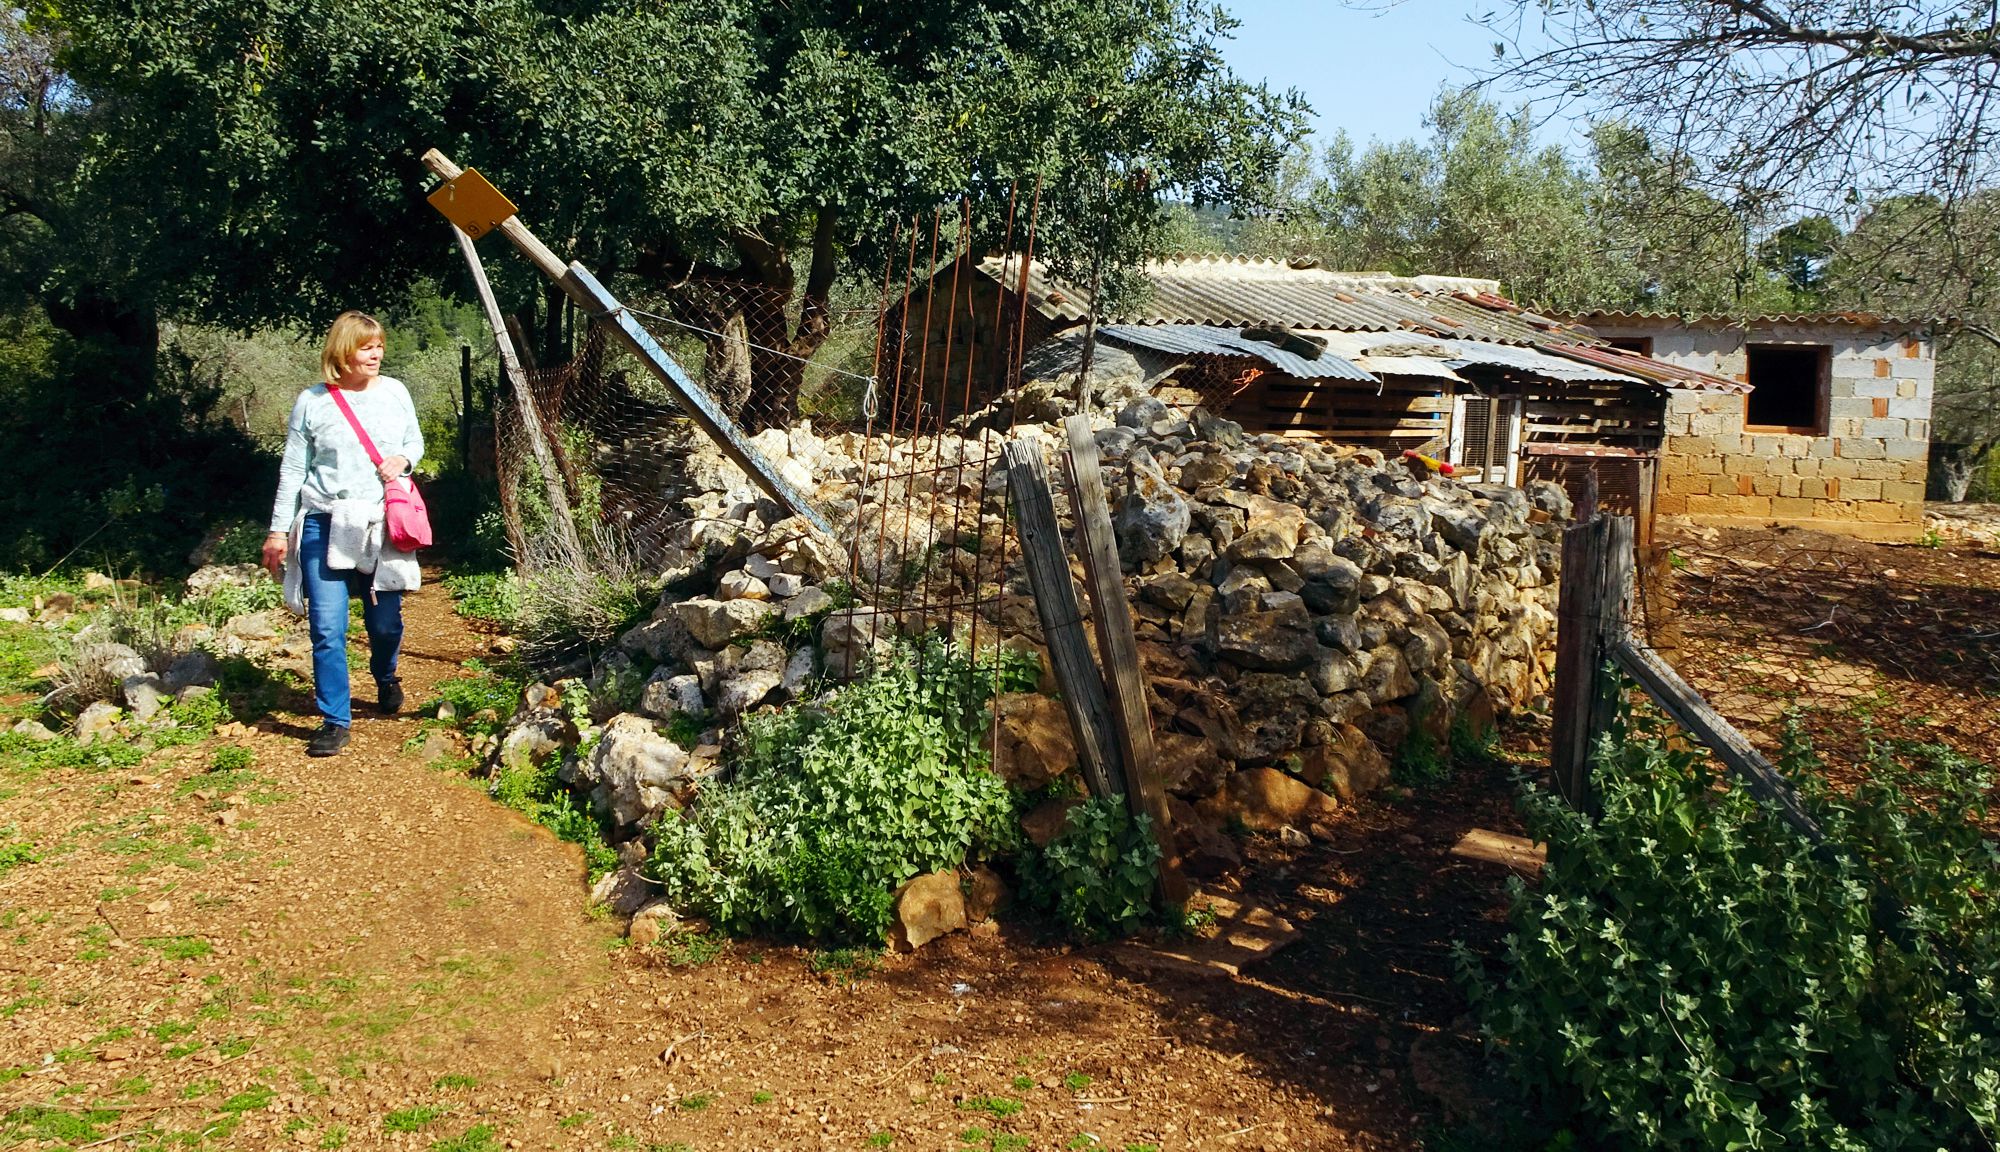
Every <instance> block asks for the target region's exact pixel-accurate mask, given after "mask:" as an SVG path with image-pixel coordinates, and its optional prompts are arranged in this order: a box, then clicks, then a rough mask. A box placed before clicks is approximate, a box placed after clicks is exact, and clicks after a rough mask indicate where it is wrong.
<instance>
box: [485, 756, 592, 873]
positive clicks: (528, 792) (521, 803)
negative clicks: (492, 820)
mask: <svg viewBox="0 0 2000 1152" xmlns="http://www.w3.org/2000/svg"><path fill="white" fill-rule="evenodd" d="M561 763H562V758H561V757H560V756H548V757H545V758H543V759H542V760H540V761H536V762H532V763H529V764H526V765H523V766H518V767H512V768H510V767H508V766H506V765H504V764H503V765H501V766H499V767H498V768H496V769H495V770H494V773H493V782H492V784H491V785H490V787H491V790H492V795H493V798H494V799H495V800H498V801H499V802H500V803H502V804H504V805H506V806H507V807H509V808H512V809H513V810H514V811H516V812H519V813H520V814H521V815H523V816H526V817H527V818H528V819H530V820H533V821H534V822H535V823H537V824H540V825H541V826H542V827H544V828H547V829H548V830H549V831H551V832H553V833H555V834H556V838H557V839H559V840H567V841H569V842H570V843H572V844H575V845H577V846H579V847H581V848H582V849H583V858H584V863H585V864H586V865H587V866H588V867H589V869H590V878H591V879H592V880H593V881H595V880H596V879H597V878H598V877H599V876H602V875H604V874H605V873H606V872H609V871H611V870H612V869H614V868H616V867H618V853H617V851H616V850H615V849H613V848H612V847H611V844H610V842H609V841H607V840H605V838H604V826H603V825H602V824H601V823H599V821H598V819H597V817H595V816H593V815H592V814H591V812H590V809H589V807H588V805H587V802H586V801H584V800H582V799H580V798H578V797H577V796H576V795H575V794H574V793H572V792H570V790H569V789H568V788H567V787H565V786H564V785H563V783H562V781H561V780H560V779H558V778H557V776H556V772H557V770H558V769H559V768H560V767H561Z"/></svg>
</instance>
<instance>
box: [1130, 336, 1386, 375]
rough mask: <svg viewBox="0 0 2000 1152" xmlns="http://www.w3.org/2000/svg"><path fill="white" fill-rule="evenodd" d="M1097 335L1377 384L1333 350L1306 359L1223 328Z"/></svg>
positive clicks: (1187, 353)
mask: <svg viewBox="0 0 2000 1152" xmlns="http://www.w3.org/2000/svg"><path fill="white" fill-rule="evenodd" d="M1097 332H1098V335H1100V336H1104V337H1106V338H1108V339H1111V340H1116V341H1119V342H1120V343H1125V344H1137V345H1139V346H1140V347H1142V348H1155V349H1158V350H1159V351H1162V352H1177V353H1182V354H1185V355H1189V356H1198V355H1208V356H1253V357H1255V358H1257V359H1259V360H1262V361H1264V362H1265V363H1267V364H1270V365H1271V366H1272V367H1274V368H1276V369H1277V370H1278V371H1280V372H1284V373H1286V374H1287V375H1291V376H1296V377H1298V378H1299V379H1301V380H1360V381H1364V382H1366V383H1369V384H1375V383H1379V381H1377V380H1376V379H1375V377H1373V376H1371V375H1369V374H1368V373H1367V372H1366V371H1365V370H1363V369H1362V368H1360V367H1359V366H1357V365H1355V364H1354V363H1353V362H1352V361H1349V360H1348V359H1346V358H1345V357H1343V356H1341V355H1339V354H1338V353H1335V352H1322V353H1320V355H1319V356H1318V357H1316V358H1313V359H1307V358H1306V357H1304V356H1300V355H1298V354H1296V353H1293V352H1287V351H1286V350H1285V349H1283V348H1280V347H1278V346H1277V345H1276V344H1269V343H1266V342H1264V341H1262V340H1252V339H1250V338H1248V337H1246V336H1242V335H1239V334H1237V333H1236V332H1233V331H1231V330H1230V329H1227V328H1214V327H1210V326H1208V325H1206V324H1106V325H1104V326H1103V327H1101V328H1099V329H1098V330H1097Z"/></svg>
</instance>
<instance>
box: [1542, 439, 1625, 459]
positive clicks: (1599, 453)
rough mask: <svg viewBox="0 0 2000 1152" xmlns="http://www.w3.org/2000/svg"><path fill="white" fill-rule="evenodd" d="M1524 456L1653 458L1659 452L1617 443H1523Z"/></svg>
mask: <svg viewBox="0 0 2000 1152" xmlns="http://www.w3.org/2000/svg"><path fill="white" fill-rule="evenodd" d="M1521 454H1522V455H1524V456H1593V457H1616V458H1618V459H1625V460H1651V459H1653V458H1654V457H1656V456H1658V455H1659V453H1658V452H1654V451H1650V450H1648V449H1644V448H1622V447H1619V446H1617V445H1615V444H1537V443H1533V442H1530V443H1527V444H1523V445H1521Z"/></svg>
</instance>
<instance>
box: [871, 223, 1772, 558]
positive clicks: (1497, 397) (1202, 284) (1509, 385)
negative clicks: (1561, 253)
mask: <svg viewBox="0 0 2000 1152" xmlns="http://www.w3.org/2000/svg"><path fill="white" fill-rule="evenodd" d="M967 265H969V266H967ZM967 265H947V266H946V267H945V268H944V269H943V270H942V271H940V272H939V273H938V274H937V275H935V276H933V277H932V278H931V279H930V281H929V282H928V285H927V286H922V287H919V288H918V289H917V291H915V292H913V293H911V294H910V295H908V296H906V297H905V304H904V306H903V307H902V308H900V309H898V310H897V311H896V314H895V316H894V318H893V323H894V326H895V327H896V328H897V329H898V330H899V331H901V332H902V333H904V334H905V338H904V339H902V340H901V341H899V342H898V345H897V347H898V350H897V352H896V355H895V357H894V360H893V362H892V363H890V364H888V365H885V367H886V368H888V369H889V370H890V374H891V375H892V376H893V378H894V379H895V380H897V381H898V382H899V383H900V385H901V387H899V388H897V389H896V390H895V391H896V392H897V394H899V395H902V396H910V395H919V396H921V395H924V394H926V386H925V385H924V384H923V383H921V382H920V381H918V380H912V379H910V378H909V377H910V375H911V372H910V367H911V366H913V365H914V366H916V368H917V372H918V375H919V376H928V375H930V374H934V373H937V372H939V371H945V372H947V373H948V374H950V376H951V378H952V380H953V381H954V383H953V384H952V385H951V386H950V387H949V388H948V389H947V388H944V387H940V388H939V389H938V391H937V393H936V394H937V396H938V397H939V400H938V405H939V406H940V407H948V408H950V409H958V408H960V407H961V406H964V407H972V408H976V407H979V406H980V405H982V404H983V403H984V402H985V401H986V400H988V399H991V398H993V397H994V396H997V395H998V394H1000V393H1001V392H1002V391H1005V390H1006V389H1007V388H1009V387H1011V386H1013V385H1015V384H1018V383H1020V365H1021V364H1022V363H1023V362H1024V360H1025V361H1029V362H1032V361H1033V360H1034V359H1035V357H1034V356H1033V355H1032V351H1033V350H1034V349H1035V348H1036V347H1037V346H1038V345H1046V344H1047V343H1048V342H1051V341H1058V340H1061V341H1070V342H1075V341H1077V340H1078V338H1079V333H1081V332H1082V331H1084V330H1085V328H1086V327H1087V326H1088V324H1089V320H1090V309H1089V296H1088V294H1087V293H1084V292H1081V291H1079V290H1077V289H1075V288H1074V287H1073V286H1070V285H1067V284H1064V283H1061V282H1059V281H1057V280H1055V279H1054V278H1052V277H1051V275H1050V274H1049V271H1048V269H1047V268H1046V267H1045V266H1043V265H1042V264H1041V263H1040V262H1039V261H1036V262H1030V263H1027V264H1025V265H1024V264H1023V262H1022V261H1021V260H1020V259H1019V258H1002V257H984V258H978V259H975V260H970V261H968V262H967ZM1143 273H1144V277H1145V281H1146V284H1147V286H1148V289H1149V290H1148V291H1147V292H1146V293H1145V294H1144V296H1143V298H1142V299H1141V300H1139V301H1138V302H1136V303H1135V304H1133V305H1130V306H1128V307H1126V308H1123V309H1120V310H1116V311H1114V312H1113V313H1112V314H1110V315H1104V316H1099V317H1098V318H1097V323H1096V326H1095V329H1094V333H1095V339H1096V340H1097V341H1098V343H1099V344H1100V345H1101V346H1104V347H1114V348H1123V349H1126V350H1128V351H1130V352H1133V353H1136V354H1139V355H1141V356H1142V357H1143V358H1144V360H1145V361H1146V362H1148V363H1150V364H1165V365H1166V366H1167V367H1166V370H1164V371H1161V372H1158V373H1150V374H1149V377H1151V380H1150V382H1151V383H1153V384H1155V386H1156V391H1157V392H1158V394H1159V395H1161V396H1162V398H1164V399H1168V400H1169V401H1178V402H1181V403H1185V404H1189V405H1193V404H1199V405H1201V406H1203V407H1206V408H1208V409H1209V410H1210V411H1213V412H1217V413H1220V414H1224V415H1227V416H1228V417H1229V418H1230V419H1232V420H1235V421H1237V422H1238V423H1241V424H1242V425H1243V426H1244V427H1245V428H1246V429H1249V430H1251V431H1256V432H1270V433H1277V434H1281V435H1287V436H1314V437H1325V438H1328V439H1334V440H1339V441H1342V442H1344V443H1353V444H1360V445H1364V446H1368V447H1374V448H1378V449H1381V450H1383V451H1385V452H1389V453H1396V452H1400V451H1402V450H1404V449H1417V450H1419V451H1422V452H1424V453H1426V454H1429V455H1435V456H1439V457H1442V458H1444V459H1446V460H1448V461H1450V462H1451V463H1452V464H1453V465H1455V466H1456V467H1457V468H1458V469H1459V471H1460V474H1461V475H1466V476H1469V477H1470V478H1472V479H1475V480H1484V481H1487V482H1493V483H1506V484H1521V483H1524V482H1526V481H1527V480H1530V479H1536V478H1541V479H1550V480H1555V481H1557V482H1559V483H1562V484H1564V485H1565V487H1568V488H1570V489H1571V490H1572V491H1573V492H1580V491H1581V489H1582V488H1583V486H1584V483H1585V477H1586V476H1587V475H1589V474H1595V476H1596V479H1597V487H1598V491H1599V495H1600V500H1601V502H1602V503H1603V504H1604V505H1605V506H1606V507H1607V508H1609V509H1611V510H1613V511H1621V512H1626V513H1630V514H1633V515H1635V516H1637V517H1639V519H1640V521H1641V523H1642V524H1650V521H1651V518H1652V511H1653V509H1652V505H1653V494H1654V490H1655V481H1656V476H1657V473H1658V470H1659V468H1658V466H1659V459H1660V451H1661V445H1662V442H1663V440H1664V437H1665V433H1666V417H1667V395H1668V392H1669V390H1670V389H1671V390H1673V391H1676V392H1687V393H1694V394H1702V393H1706V392H1711V391H1712V392H1716V393H1719V394H1727V395H1730V396H1733V397H1737V398H1738V401H1739V402H1740V395H1741V393H1743V392H1745V391H1747V388H1746V387H1745V385H1744V384H1742V383H1741V382H1740V381H1737V380H1734V379H1731V378H1727V377H1723V376H1720V375H1716V374H1714V373H1710V372H1706V371H1701V370H1696V369H1690V368H1684V367H1681V366H1679V365H1676V364H1673V363H1671V362H1665V361H1659V360H1655V359H1652V358H1649V357H1647V356H1645V355H1643V354H1638V353H1633V352H1629V351H1625V350H1622V349H1620V348H1617V347H1614V346H1611V345H1609V344H1607V343H1605V342H1603V341H1601V340H1599V339H1597V337H1596V336H1595V335H1594V334H1592V333H1591V332H1590V331H1589V330H1588V329H1585V328H1581V327H1578V326H1577V325H1575V324H1572V323H1569V322H1566V321H1563V320H1560V319H1557V318H1553V317H1548V316H1543V315H1540V314H1537V313H1535V312H1532V311H1530V310H1527V309H1524V308H1522V307H1520V306H1519V305H1516V304H1515V303H1513V302H1512V301H1510V300H1507V299H1506V298H1504V297H1502V296H1501V295H1499V291H1498V288H1499V285H1498V284H1497V283H1496V282H1494V281H1491V280H1480V279H1469V278H1463V277H1444V276H1420V277H1401V276H1394V275H1390V274H1388V273H1342V272H1333V271H1329V270H1326V269H1321V268H1318V267H1316V266H1312V265H1308V264H1301V263H1299V262H1281V261H1272V260H1251V259H1240V258H1239V259H1229V258H1199V259H1177V260H1162V261H1157V262H1154V263H1151V264H1148V265H1146V266H1145V267H1144V269H1143ZM953 285H955V286H956V287H949V288H948V287H947V286H953ZM905 316H907V319H905ZM919 333H922V334H923V335H922V336H921V337H919V336H918V334H919ZM1073 362H1074V361H1072V363H1073ZM898 365H900V366H901V371H900V372H898V371H897V367H898ZM960 376H963V377H964V378H965V385H966V386H965V387H964V389H963V391H962V392H961V390H960V388H959V387H958V384H957V383H956V381H957V380H958V378H959V377H960ZM952 400H961V401H962V403H950V401H952ZM1642 531H1644V530H1643V529H1642Z"/></svg>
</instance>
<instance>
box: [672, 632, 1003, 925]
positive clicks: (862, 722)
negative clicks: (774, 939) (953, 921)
mask: <svg viewBox="0 0 2000 1152" xmlns="http://www.w3.org/2000/svg"><path fill="white" fill-rule="evenodd" d="M1031 675H1032V674H1031V673H1030V672H1029V671H1027V669H1026V667H1025V665H1024V658H1023V657H1021V656H1020V655H1019V654H1018V653H1010V652H1005V651H995V652H991V653H988V654H985V655H983V656H982V657H981V658H979V659H976V660H975V659H974V658H972V657H971V656H970V655H969V654H967V653H965V652H964V651H962V650H960V649H957V648H953V647H949V646H945V645H942V644H931V645H929V646H927V647H925V648H922V649H918V648H915V647H910V648H904V649H902V650H900V651H898V652H897V653H896V654H895V655H894V657H892V658H891V659H890V660H888V661H887V662H886V666H885V667H884V668H882V669H881V670H880V671H879V672H878V673H877V674H876V675H874V676H872V677H870V678H869V679H867V680H865V681H862V682H860V683H858V684H854V685H851V686H848V687H846V688H842V689H838V690H836V691H835V692H833V693H831V694H829V695H828V696H827V697H826V698H825V699H824V700H822V701H820V702H819V703H817V704H815V705H812V706H810V707H796V708H791V709H787V710H785V711H783V712H778V713H775V714H772V715H768V716H759V717H752V718H750V719H748V720H746V721H745V722H744V725H743V729H742V733H741V748H740V752H739V755H738V757H737V762H736V777H735V779H734V780H732V781H730V782H728V783H726V784H720V785H715V786H711V787H709V788H706V789H705V790H704V791H703V793H702V797H701V800H700V802H699V804H697V805H696V806H695V807H694V809H693V810H692V811H691V812H689V813H685V814H682V815H680V816H675V817H669V818H667V819H664V820H662V821H661V822H660V824H659V826H658V828H657V830H656V832H657V836H658V844H657V847H656V848H655V850H654V853H653V857H652V861H651V865H650V871H651V873H652V874H653V876H654V877H655V878H657V879H658V880H659V882H660V883H661V884H662V886H663V887H664V888H665V891H666V897H667V899H668V900H670V901H672V902H673V904H674V906H675V907H676V908H681V909H686V910H687V911H689V912H691V913H693V914H695V915H699V916H703V917H705V918H707V919H708V920H709V921H710V922H711V923H713V924H715V925H716V926H717V927H720V928H723V929H726V930H728V931H730V932H735V933H753V932H768V933H773V934H777V935H782V936H803V937H808V938H812V939H818V940H824V941H827V942H831V943H879V942H881V941H882V940H883V939H884V938H885V937H886V935H887V933H888V930H889V921H890V896H891V893H892V891H893V889H894V888H895V887H896V886H897V885H898V884H901V883H903V882H904V881H906V880H909V879H910V878H911V877H914V876H917V875H920V874H922V873H926V872H932V871H936V870H938V869H942V868H956V867H959V866H961V865H962V864H964V863H965V862H966V860H967V859H968V858H977V857H978V856H980V855H981V854H984V853H993V852H1000V851H1005V850H1007V849H1009V848H1011V847H1012V846H1013V843H1014V837H1015V830H1014V825H1013V819H1012V818H1013V812H1014V801H1013V798H1012V795H1011V794H1010V793H1009V792H1008V789H1007V786H1006V784H1005V783H1004V782H1003V781H1002V780H1001V779H1000V778H999V777H998V776H996V775H994V774H993V773H992V772H990V771H989V770H988V757H989V752H988V750H987V748H986V731H987V724H988V720H989V718H990V717H989V712H988V704H989V702H990V700H991V699H992V697H993V695H994V693H995V691H996V690H999V691H1005V690H1007V687H1008V684H1009V683H1010V682H1016V681H1019V680H1020V679H1022V678H1024V677H1028V676H1031Z"/></svg>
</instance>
